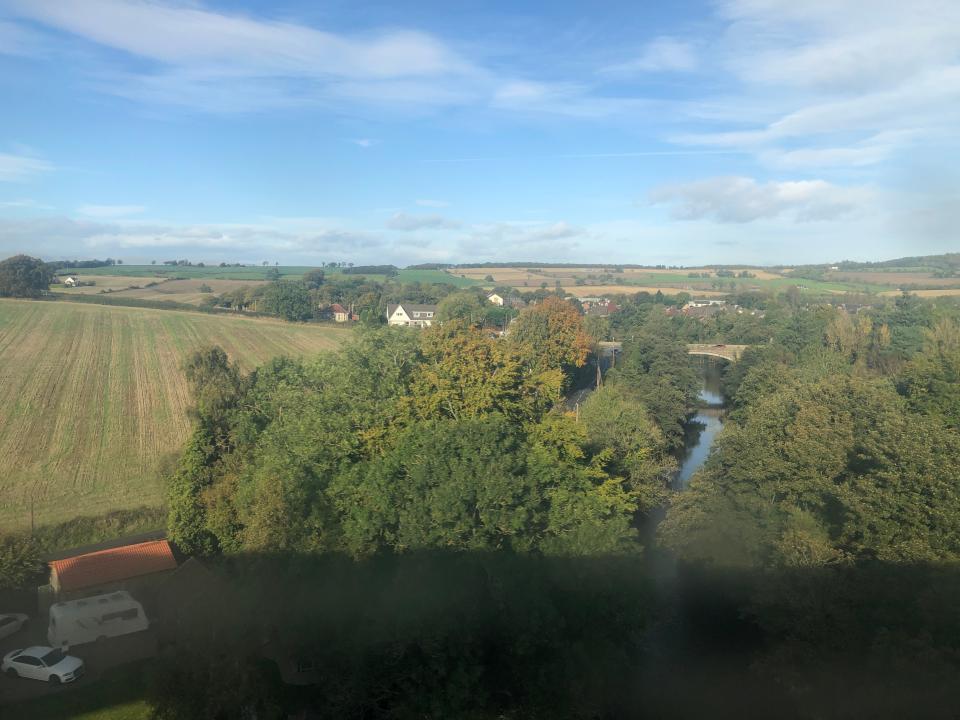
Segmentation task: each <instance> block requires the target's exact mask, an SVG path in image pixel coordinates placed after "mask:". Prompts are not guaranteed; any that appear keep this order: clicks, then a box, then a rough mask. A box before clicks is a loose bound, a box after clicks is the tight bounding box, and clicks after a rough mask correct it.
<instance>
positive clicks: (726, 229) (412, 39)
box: [0, 0, 960, 266]
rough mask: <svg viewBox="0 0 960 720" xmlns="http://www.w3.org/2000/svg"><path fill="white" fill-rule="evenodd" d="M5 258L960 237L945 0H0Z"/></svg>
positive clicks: (401, 252) (954, 243) (0, 206)
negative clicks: (590, 0) (23, 254)
mask: <svg viewBox="0 0 960 720" xmlns="http://www.w3.org/2000/svg"><path fill="white" fill-rule="evenodd" d="M0 102H2V112H0V257H3V256H6V255H11V254H15V253H19V252H26V253H28V254H32V255H37V256H41V257H44V258H45V259H64V258H91V257H107V256H110V257H114V258H120V259H123V260H124V262H127V263H134V262H150V261H151V260H156V261H158V262H160V261H163V260H167V259H179V258H186V259H190V260H192V261H194V262H199V261H204V262H261V261H268V262H270V263H271V264H272V263H274V262H279V263H280V264H302V265H315V264H318V263H321V262H333V261H349V262H354V263H356V264H367V263H376V264H381V263H394V264H398V265H409V264H418V263H429V262H439V263H458V262H483V261H494V262H506V261H524V260H529V261H541V262H548V261H550V262H594V263H608V262H609V263H612V262H617V263H637V264H667V265H688V266H692V265H697V264H712V263H727V264H755V265H780V264H786V265H789V264H796V263H819V262H834V261H839V260H844V259H853V260H881V259H889V258H895V257H900V256H905V255H918V254H934V253H943V252H950V251H958V250H960V233H958V230H957V228H958V227H960V2H957V1H956V0H913V1H912V2H910V3H906V2H903V0H871V1H870V2H865V1H863V0H802V1H801V2H797V0H715V1H713V2H692V1H690V2H687V1H685V0H678V1H676V2H669V3H665V2H652V1H651V0H644V1H640V0H633V1H632V2H624V3H617V2H604V3H584V2H565V1H564V0H552V1H551V2H542V3H541V2H522V3H518V2H494V1H492V0H484V1H483V2H474V0H458V2H456V3H449V2H431V1H421V2H407V1H406V0H391V1H390V2H356V1H355V0H354V1H353V2H346V1H343V0H331V1H330V2H307V1H306V0H203V1H199V0H198V1H190V0H186V1H177V0H0Z"/></svg>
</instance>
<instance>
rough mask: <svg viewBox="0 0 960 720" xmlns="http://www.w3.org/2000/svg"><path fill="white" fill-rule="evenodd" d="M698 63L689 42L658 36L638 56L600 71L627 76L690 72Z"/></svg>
mask: <svg viewBox="0 0 960 720" xmlns="http://www.w3.org/2000/svg"><path fill="white" fill-rule="evenodd" d="M698 65H699V61H698V58H697V52H696V49H695V48H694V46H693V45H692V44H691V43H688V42H683V41H681V40H677V39H676V38H671V37H659V38H657V39H656V40H653V41H652V42H650V43H649V44H648V45H647V46H646V47H645V48H644V49H643V51H642V52H641V53H640V55H639V56H638V57H636V58H633V59H631V60H627V61H626V62H622V63H617V64H615V65H609V66H607V67H605V68H603V69H602V70H601V73H604V74H609V75H624V76H629V75H634V74H637V73H656V72H691V71H693V70H696V69H697V67H698Z"/></svg>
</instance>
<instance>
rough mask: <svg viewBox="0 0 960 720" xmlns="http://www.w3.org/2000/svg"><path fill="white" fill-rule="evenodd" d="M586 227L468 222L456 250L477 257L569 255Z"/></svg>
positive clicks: (532, 223)
mask: <svg viewBox="0 0 960 720" xmlns="http://www.w3.org/2000/svg"><path fill="white" fill-rule="evenodd" d="M588 235H589V233H588V231H587V230H586V228H583V227H579V226H577V225H572V224H570V223H568V222H562V221H561V222H497V223H486V224H483V223H481V224H476V225H472V226H471V227H470V229H469V232H468V233H467V234H466V235H465V236H464V237H462V238H461V239H460V250H461V252H462V253H465V254H467V255H469V256H471V257H475V258H480V259H491V260H493V259H514V260H517V259H524V256H527V257H526V259H530V258H549V259H551V260H559V259H563V258H566V257H569V256H570V255H571V254H572V253H574V252H576V251H577V249H578V248H579V247H580V241H581V240H584V239H586V238H587V237H588Z"/></svg>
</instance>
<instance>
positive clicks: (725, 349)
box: [687, 343, 750, 362]
mask: <svg viewBox="0 0 960 720" xmlns="http://www.w3.org/2000/svg"><path fill="white" fill-rule="evenodd" d="M748 347H750V346H749V345H724V344H718V345H704V344H697V343H694V344H691V345H687V352H688V353H690V354H691V355H705V356H707V357H715V358H721V359H723V360H727V361H728V362H736V361H737V360H739V359H740V356H741V355H743V352H744V350H746V349H747V348H748Z"/></svg>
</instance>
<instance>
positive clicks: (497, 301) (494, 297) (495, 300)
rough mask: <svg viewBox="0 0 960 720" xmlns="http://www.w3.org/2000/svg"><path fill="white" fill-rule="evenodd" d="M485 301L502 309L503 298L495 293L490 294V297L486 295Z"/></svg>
mask: <svg viewBox="0 0 960 720" xmlns="http://www.w3.org/2000/svg"><path fill="white" fill-rule="evenodd" d="M487 300H489V301H490V302H492V303H493V304H494V305H499V306H500V307H503V297H502V296H500V295H497V294H496V293H491V294H490V295H487Z"/></svg>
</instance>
